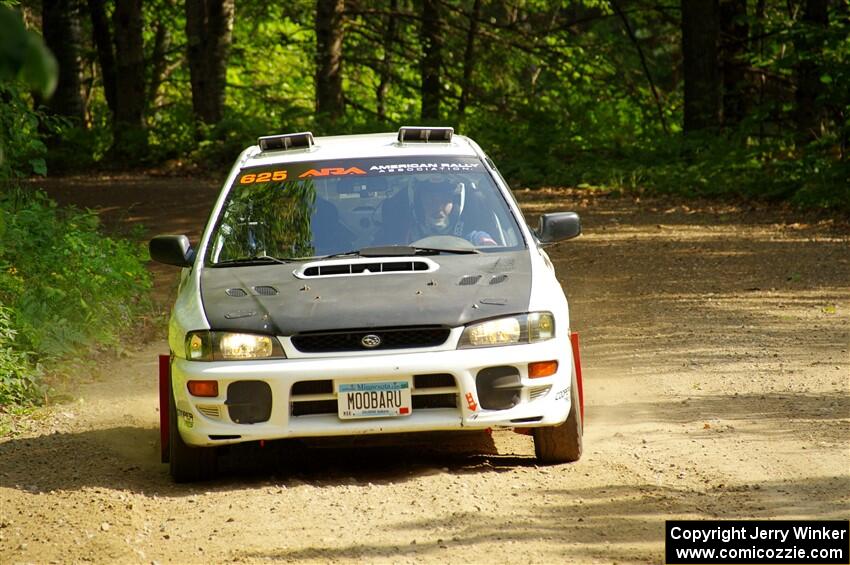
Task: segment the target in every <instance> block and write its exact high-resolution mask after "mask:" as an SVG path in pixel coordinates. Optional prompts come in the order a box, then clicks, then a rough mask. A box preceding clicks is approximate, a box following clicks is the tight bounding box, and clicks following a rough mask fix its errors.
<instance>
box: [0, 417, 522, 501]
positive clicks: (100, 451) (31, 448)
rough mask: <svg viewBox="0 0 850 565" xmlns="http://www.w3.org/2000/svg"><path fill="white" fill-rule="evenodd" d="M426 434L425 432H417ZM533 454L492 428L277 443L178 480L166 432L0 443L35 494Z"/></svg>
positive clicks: (169, 488) (17, 478) (421, 471)
mask: <svg viewBox="0 0 850 565" xmlns="http://www.w3.org/2000/svg"><path fill="white" fill-rule="evenodd" d="M416 436H420V437H416ZM535 464H536V460H535V459H534V458H533V457H519V456H512V455H498V453H497V451H496V447H495V445H494V443H493V440H492V438H491V437H490V436H489V435H488V434H486V433H484V432H475V433H470V432H445V433H427V434H404V435H393V436H386V437H385V436H377V437H375V438H372V439H371V440H370V439H361V438H345V439H333V440H313V441H311V442H310V443H309V444H308V443H305V442H304V441H300V440H283V441H274V442H272V441H270V442H267V443H266V444H265V446H264V447H260V446H259V444H257V443H251V444H244V445H234V446H222V447H220V448H219V457H218V468H219V473H218V477H217V479H216V480H214V481H211V482H206V483H196V484H194V485H176V484H174V483H173V482H172V480H171V478H170V476H169V475H168V466H167V465H166V464H161V463H160V462H159V430H158V429H154V428H138V427H130V426H125V427H114V428H107V429H99V430H91V431H86V432H80V433H54V434H51V435H44V436H39V437H34V438H23V439H13V440H10V441H6V442H3V443H0V486H2V487H6V488H14V489H18V490H22V491H27V492H31V493H34V494H35V493H45V492H50V491H54V490H77V489H83V488H96V487H108V488H111V489H119V490H128V491H131V492H136V493H143V494H148V495H151V494H154V495H162V496H181V495H183V494H194V493H196V491H197V490H198V489H203V490H204V491H216V490H228V489H231V488H234V487H235V486H238V487H239V488H241V487H244V486H245V485H244V483H245V482H246V481H247V482H248V483H251V482H263V483H267V482H268V481H272V482H274V483H278V482H279V483H280V484H287V483H288V482H291V481H298V482H306V483H310V484H313V485H315V486H333V485H338V484H352V483H354V484H356V483H363V484H365V483H372V484H392V483H397V482H402V481H407V480H412V479H415V478H417V477H419V476H422V475H426V474H432V473H434V472H449V473H452V474H466V473H488V472H494V473H498V472H500V471H505V470H511V469H512V468H515V467H520V466H534V465H535Z"/></svg>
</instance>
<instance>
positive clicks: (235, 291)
mask: <svg viewBox="0 0 850 565" xmlns="http://www.w3.org/2000/svg"><path fill="white" fill-rule="evenodd" d="M224 292H225V293H227V296H232V297H233V298H242V297H243V296H248V293H247V292H245V291H244V290H243V289H241V288H228V289H227V290H225V291H224Z"/></svg>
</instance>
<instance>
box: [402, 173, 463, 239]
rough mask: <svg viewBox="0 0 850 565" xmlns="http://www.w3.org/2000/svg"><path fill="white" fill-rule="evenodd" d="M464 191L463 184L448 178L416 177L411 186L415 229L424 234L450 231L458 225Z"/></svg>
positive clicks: (452, 231) (440, 176)
mask: <svg viewBox="0 0 850 565" xmlns="http://www.w3.org/2000/svg"><path fill="white" fill-rule="evenodd" d="M465 194H466V189H465V186H464V183H463V182H458V181H457V180H454V179H451V178H449V177H445V176H442V175H433V174H432V175H422V176H421V177H417V179H416V182H415V183H414V185H413V218H414V221H415V222H416V224H417V227H418V229H419V230H420V231H421V232H422V233H424V234H433V235H447V234H453V233H454V231H456V228H457V227H459V222H458V220H459V219H460V216H461V214H462V213H463V207H464V204H465V202H464V201H465ZM448 204H451V206H450V207H449V206H447V205H448ZM455 235H458V234H455Z"/></svg>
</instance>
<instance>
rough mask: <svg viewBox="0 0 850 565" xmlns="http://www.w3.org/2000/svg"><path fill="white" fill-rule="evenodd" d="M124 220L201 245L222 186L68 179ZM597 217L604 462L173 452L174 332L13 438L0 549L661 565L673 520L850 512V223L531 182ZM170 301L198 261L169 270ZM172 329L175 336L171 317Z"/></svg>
mask: <svg viewBox="0 0 850 565" xmlns="http://www.w3.org/2000/svg"><path fill="white" fill-rule="evenodd" d="M48 188H49V191H50V193H51V194H52V195H53V196H54V197H56V198H58V199H59V200H60V201H61V202H76V203H78V204H81V205H83V206H92V207H97V209H98V210H99V212H100V213H101V215H102V216H103V218H104V222H105V224H106V226H107V227H109V228H110V229H114V228H116V227H121V226H126V225H129V224H135V223H141V224H143V225H144V226H145V229H146V235H148V236H149V235H153V234H155V233H160V232H177V233H189V234H191V235H192V236H193V237H197V235H198V233H199V230H200V228H201V226H202V224H203V222H204V221H205V219H206V215H207V213H208V210H209V207H210V205H211V202H212V200H213V198H214V196H215V193H216V191H217V187H216V186H215V183H210V182H204V181H192V180H189V179H163V178H138V177H120V176H118V177H114V178H102V179H99V180H96V181H91V180H83V179H62V180H61V181H58V182H54V183H52V184H50V185H49V186H48ZM518 196H519V198H520V199H521V201H522V202H523V205H524V207H525V209H526V211H527V213H528V215H529V217H533V216H535V215H536V214H538V213H540V212H542V211H544V210H553V211H554V210H561V209H572V210H576V211H578V212H580V213H581V214H582V218H583V221H584V229H585V233H584V235H583V236H582V237H581V238H579V239H578V240H575V241H572V242H567V243H565V244H562V245H560V246H558V247H556V248H554V249H552V251H551V255H552V258H553V260H554V262H555V264H556V266H557V268H558V272H559V276H560V279H561V281H562V283H563V284H564V287H565V288H566V290H567V293H568V296H569V298H570V301H571V305H572V325H573V329H574V330H576V331H578V332H579V333H580V335H581V338H582V345H583V349H582V357H583V368H584V375H585V376H584V379H585V397H586V402H587V408H586V424H585V425H586V429H585V440H584V441H585V455H584V457H583V459H582V460H581V461H580V462H578V463H575V464H570V465H559V466H552V467H541V466H538V465H537V464H536V462H535V459H534V449H533V445H532V441H531V439H530V438H528V437H526V436H521V435H517V434H514V433H513V432H510V431H496V432H494V433H493V434H492V437H490V436H488V435H486V434H475V435H472V436H466V435H464V436H455V435H451V434H449V435H445V434H441V435H436V436H430V435H429V436H424V437H414V438H400V439H399V442H398V443H399V445H393V444H387V445H375V446H360V445H351V444H346V443H342V444H341V445H337V446H334V447H329V446H324V447H322V448H315V447H310V448H305V447H301V446H298V445H293V444H284V445H282V446H277V445H275V446H267V447H266V448H265V449H259V448H256V447H255V448H249V449H244V450H238V451H235V452H233V453H231V454H229V455H228V456H227V457H225V458H224V460H223V461H222V463H223V466H224V467H225V471H224V473H223V474H222V476H221V477H220V478H218V479H216V480H215V481H212V482H208V483H201V484H195V485H188V486H187V485H175V484H173V483H172V482H171V480H170V479H169V476H168V473H167V468H166V466H165V465H163V464H160V463H159V451H158V450H159V447H158V433H159V432H158V429H157V424H158V406H157V404H158V401H157V392H156V390H157V389H156V374H157V357H156V356H157V354H159V353H166V352H167V346H166V343H165V341H164V339H162V337H163V336H162V335H161V336H160V338H159V339H157V340H155V341H154V342H152V343H148V344H142V345H140V346H139V347H137V348H130V350H129V351H128V353H127V354H126V355H124V356H123V357H121V358H119V359H106V360H102V361H99V362H98V363H96V364H91V365H90V366H83V367H81V369H80V371H79V373H78V374H76V375H75V376H74V378H73V379H72V381H71V382H70V383H69V384H70V387H69V391H68V397H67V401H65V402H62V403H59V404H56V405H53V406H50V407H48V408H46V409H44V410H42V411H40V412H39V413H38V414H36V415H35V416H34V417H30V418H27V419H24V420H21V421H19V422H17V424H16V427H15V429H14V430H13V433H12V434H10V435H8V436H7V437H4V438H2V440H0V563H18V562H38V563H71V562H73V563H79V562H94V563H222V562H240V563H241V562H269V561H279V562H292V563H308V562H332V563H360V562H377V563H432V562H433V563H447V562H448V563H613V562H616V563H660V562H661V561H662V559H663V548H664V542H663V540H664V521H665V520H666V519H672V518H690V519H710V518H720V519H732V518H782V519H793V518H818V519H846V518H848V517H850V354H848V348H850V246H848V244H850V235H848V234H849V233H850V232H848V229H847V227H846V225H842V224H839V223H836V222H832V221H818V220H814V219H812V218H808V219H806V218H801V217H798V216H796V215H795V214H793V213H790V212H776V211H770V210H766V209H752V208H749V207H746V206H744V207H740V206H733V205H716V204H715V205H712V204H706V203H702V204H694V203H691V204H688V205H683V204H676V203H673V204H671V203H670V202H664V201H658V200H649V199H643V200H635V199H633V198H612V197H606V196H596V197H589V196H583V195H582V194H581V193H575V192H569V191H542V192H537V193H530V192H523V191H520V192H519V193H518ZM156 274H157V280H158V284H157V293H158V297H159V298H160V299H161V300H163V301H167V298H168V296H169V294H170V293H171V292H173V288H174V278H175V276H176V273H175V272H174V271H170V270H168V269H163V268H159V267H157V268H156ZM163 334H164V329H163Z"/></svg>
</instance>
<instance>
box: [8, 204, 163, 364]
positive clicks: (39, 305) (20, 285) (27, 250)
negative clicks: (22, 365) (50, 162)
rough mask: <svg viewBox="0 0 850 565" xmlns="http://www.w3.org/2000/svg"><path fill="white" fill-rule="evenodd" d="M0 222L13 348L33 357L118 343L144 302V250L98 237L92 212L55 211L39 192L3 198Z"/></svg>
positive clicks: (147, 282) (147, 279)
mask: <svg viewBox="0 0 850 565" xmlns="http://www.w3.org/2000/svg"><path fill="white" fill-rule="evenodd" d="M0 225H2V226H3V227H2V230H3V235H2V239H3V244H4V245H3V247H2V248H0V301H2V302H3V303H4V304H6V305H7V306H8V307H9V308H10V310H11V312H12V322H13V324H14V328H15V329H16V331H17V332H18V333H17V336H16V342H15V343H16V348H17V349H18V350H19V351H30V352H32V353H33V356H34V358H35V359H45V358H53V357H57V356H62V355H68V354H71V353H73V352H76V351H79V350H81V349H86V348H87V349H91V348H102V347H108V348H120V339H119V338H120V336H121V335H122V332H126V331H127V330H128V329H129V328H131V327H132V326H133V324H134V320H135V319H136V317H137V315H138V314H139V313H140V312H141V311H144V310H145V309H146V308H147V307H148V304H147V298H146V295H147V293H146V291H147V290H148V289H149V288H150V284H151V283H150V275H149V274H148V272H147V271H146V269H145V268H144V263H143V262H144V261H145V260H146V259H147V256H146V252H145V251H144V250H143V249H142V248H141V247H140V246H139V245H137V244H133V243H130V242H127V241H123V240H118V239H113V238H110V237H106V236H104V235H103V234H101V233H100V232H99V230H98V219H97V216H96V215H95V214H94V213H92V212H82V211H79V210H75V209H73V208H67V209H60V208H58V207H57V206H56V204H55V203H54V202H52V201H51V200H49V199H47V197H45V196H44V195H43V194H42V193H34V194H33V193H26V192H23V191H21V190H12V191H9V192H8V193H6V194H5V195H2V197H0Z"/></svg>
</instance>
